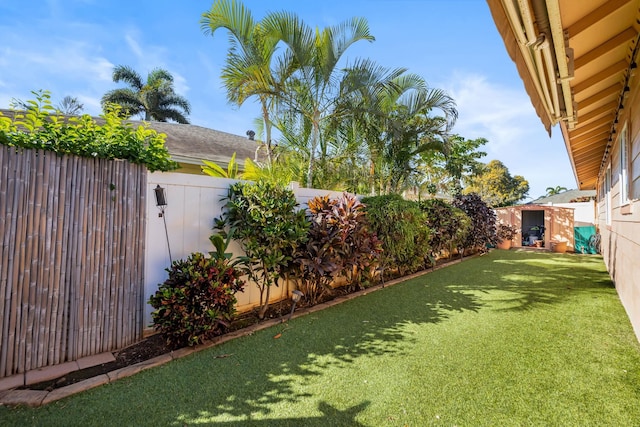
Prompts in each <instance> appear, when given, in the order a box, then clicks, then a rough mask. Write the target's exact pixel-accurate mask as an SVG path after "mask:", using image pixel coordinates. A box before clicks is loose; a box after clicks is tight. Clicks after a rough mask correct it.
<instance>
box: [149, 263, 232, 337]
mask: <svg viewBox="0 0 640 427" xmlns="http://www.w3.org/2000/svg"><path fill="white" fill-rule="evenodd" d="M167 271H168V272H169V278H168V279H167V280H166V281H165V282H164V283H163V284H161V285H160V287H159V289H158V290H157V291H156V293H155V294H154V295H152V296H151V298H150V299H149V304H151V305H152V306H153V308H155V311H154V312H153V313H151V316H152V318H153V324H154V326H155V329H156V330H158V331H160V332H161V333H162V335H163V336H164V337H165V338H166V340H167V342H168V343H169V344H170V345H171V346H173V347H176V348H177V347H181V346H184V345H196V344H199V343H201V342H202V340H204V339H208V338H211V337H213V336H215V335H219V334H221V333H222V332H224V328H225V326H226V325H227V322H228V321H230V320H231V319H232V318H233V315H234V314H235V304H236V301H237V300H236V297H235V294H236V292H238V291H242V288H243V286H244V282H243V281H241V280H240V275H241V273H240V271H238V270H236V269H235V268H233V267H232V266H231V265H229V263H228V261H227V259H226V258H224V257H223V258H220V257H217V258H207V257H205V256H204V255H203V254H201V253H199V252H196V253H193V254H191V255H190V256H189V257H188V258H187V259H186V260H179V261H174V262H173V264H172V265H171V268H169V269H167Z"/></svg>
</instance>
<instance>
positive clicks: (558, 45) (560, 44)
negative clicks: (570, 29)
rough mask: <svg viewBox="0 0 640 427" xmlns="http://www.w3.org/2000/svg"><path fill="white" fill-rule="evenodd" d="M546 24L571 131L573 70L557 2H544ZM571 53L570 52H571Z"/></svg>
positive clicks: (555, 0) (554, 0) (574, 123)
mask: <svg viewBox="0 0 640 427" xmlns="http://www.w3.org/2000/svg"><path fill="white" fill-rule="evenodd" d="M546 4H547V14H548V22H549V25H550V27H551V36H552V37H553V47H554V50H555V53H556V59H557V63H558V74H559V75H558V79H559V83H560V85H561V86H562V94H563V96H564V107H565V109H566V111H567V116H566V118H567V122H568V125H569V129H573V128H574V127H575V125H576V119H577V118H576V112H575V111H574V107H573V95H572V93H571V85H569V80H571V79H572V78H573V70H570V69H569V61H570V59H571V58H569V57H568V56H567V49H565V35H564V31H563V29H562V20H561V17H560V6H559V5H558V1H557V0H546ZM571 52H572V50H571Z"/></svg>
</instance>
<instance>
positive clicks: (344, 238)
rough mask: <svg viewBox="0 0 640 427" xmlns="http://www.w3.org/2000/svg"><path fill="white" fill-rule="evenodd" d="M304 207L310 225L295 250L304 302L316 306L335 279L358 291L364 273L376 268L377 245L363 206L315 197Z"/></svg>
mask: <svg viewBox="0 0 640 427" xmlns="http://www.w3.org/2000/svg"><path fill="white" fill-rule="evenodd" d="M308 207H309V208H308V220H309V222H310V224H311V225H310V228H309V232H308V234H307V240H306V242H304V243H303V244H301V245H300V247H299V249H298V253H297V257H296V263H297V264H298V265H299V267H300V268H299V270H298V275H297V276H298V277H297V280H298V287H299V288H300V290H301V291H302V292H303V293H304V294H305V297H306V298H307V300H308V301H309V302H310V303H311V304H316V303H317V302H318V300H319V299H320V297H322V295H323V294H324V293H325V292H326V291H328V290H330V289H331V286H330V285H331V282H332V281H333V280H334V278H335V277H336V276H337V275H342V276H344V277H346V278H347V283H348V286H350V287H353V288H361V287H362V286H363V281H364V278H365V276H366V273H367V272H369V271H370V270H371V269H373V268H374V266H375V265H376V260H377V258H378V255H379V253H380V251H381V245H380V242H379V241H378V239H377V237H376V236H375V234H373V233H372V232H371V231H369V227H368V224H367V221H366V213H365V210H364V205H363V204H362V203H361V202H360V201H358V199H356V198H355V196H353V195H350V194H348V193H344V194H343V195H342V196H341V197H339V198H337V199H330V198H329V196H317V197H315V198H313V199H312V200H310V201H309V203H308Z"/></svg>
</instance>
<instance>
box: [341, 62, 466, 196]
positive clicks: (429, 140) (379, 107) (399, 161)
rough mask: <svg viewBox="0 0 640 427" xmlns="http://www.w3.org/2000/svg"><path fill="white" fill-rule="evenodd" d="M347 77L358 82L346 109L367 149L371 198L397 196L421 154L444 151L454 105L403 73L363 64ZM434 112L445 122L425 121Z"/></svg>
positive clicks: (454, 114)
mask: <svg viewBox="0 0 640 427" xmlns="http://www.w3.org/2000/svg"><path fill="white" fill-rule="evenodd" d="M349 78H350V80H352V81H353V80H355V81H356V82H359V83H356V84H355V85H356V86H357V87H358V90H357V91H355V92H354V93H353V94H352V95H351V96H350V97H349V99H348V100H347V104H349V107H348V108H346V109H347V110H349V111H350V112H351V114H352V120H354V121H355V126H356V127H357V128H358V129H359V130H360V132H361V133H362V135H363V136H364V141H365V143H366V145H367V147H368V151H369V156H370V166H369V169H370V179H369V184H370V186H371V193H372V194H375V193H387V192H396V191H398V190H399V189H400V187H401V186H403V185H406V184H407V183H408V182H409V181H410V179H411V177H412V175H413V174H414V173H416V172H417V170H416V169H417V168H416V166H417V162H418V161H419V154H420V153H424V152H426V151H430V150H440V151H443V150H445V149H446V147H445V145H446V144H445V143H444V142H443V141H446V138H445V135H446V133H447V131H448V129H450V127H451V126H452V125H453V123H454V122H455V119H456V118H457V111H456V108H455V103H454V101H453V99H452V98H451V97H449V96H448V95H447V94H446V93H444V92H443V91H442V90H439V89H434V88H429V87H428V86H427V84H426V82H425V81H424V79H422V77H420V76H418V75H416V74H412V73H406V69H403V68H397V69H392V70H388V69H386V68H383V67H379V66H376V65H375V64H374V63H372V62H370V61H362V62H359V63H357V64H356V66H354V67H353V68H352V69H351V71H350V76H349ZM434 109H438V110H440V111H441V112H443V113H444V115H445V117H444V118H443V117H431V116H429V114H430V113H431V112H432V110H434Z"/></svg>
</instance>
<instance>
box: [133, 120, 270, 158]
mask: <svg viewBox="0 0 640 427" xmlns="http://www.w3.org/2000/svg"><path fill="white" fill-rule="evenodd" d="M130 122H131V123H132V124H142V122H140V121H134V120H130ZM148 123H149V127H150V128H151V129H154V130H155V131H157V132H159V133H164V134H166V135H167V141H166V143H165V146H166V147H167V150H169V153H170V154H171V157H172V158H173V160H175V161H177V162H179V163H190V164H198V165H201V164H202V160H203V159H205V160H210V161H212V162H216V163H218V164H221V166H222V164H225V165H226V163H228V162H229V159H230V158H231V156H232V155H233V153H236V159H237V161H238V163H239V164H240V165H242V164H243V163H244V159H246V158H249V159H251V160H254V158H255V156H256V150H258V148H259V147H260V146H259V145H258V142H257V141H252V140H250V139H248V138H246V137H242V136H238V135H233V134H231V133H226V132H220V131H217V130H213V129H209V128H205V127H201V126H196V125H186V124H179V123H166V122H148Z"/></svg>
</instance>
